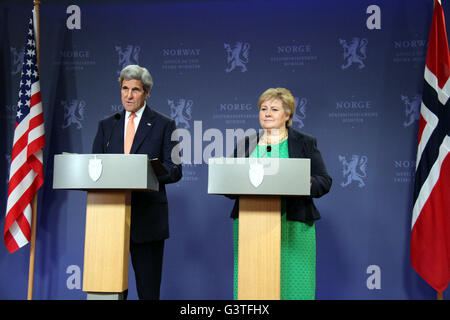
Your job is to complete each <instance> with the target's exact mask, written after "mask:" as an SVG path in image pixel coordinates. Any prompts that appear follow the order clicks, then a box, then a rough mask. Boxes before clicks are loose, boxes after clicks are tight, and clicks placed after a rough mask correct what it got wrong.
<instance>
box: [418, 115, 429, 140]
mask: <svg viewBox="0 0 450 320" xmlns="http://www.w3.org/2000/svg"><path fill="white" fill-rule="evenodd" d="M426 125H427V121H426V120H425V118H424V117H423V116H422V114H420V120H419V138H418V139H417V141H418V143H417V144H420V140H422V133H423V130H424V129H425V126H426Z"/></svg>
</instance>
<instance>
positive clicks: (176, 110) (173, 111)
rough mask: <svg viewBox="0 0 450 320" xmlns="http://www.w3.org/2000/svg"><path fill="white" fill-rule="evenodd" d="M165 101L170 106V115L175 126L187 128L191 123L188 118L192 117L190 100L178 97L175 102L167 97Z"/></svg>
mask: <svg viewBox="0 0 450 320" xmlns="http://www.w3.org/2000/svg"><path fill="white" fill-rule="evenodd" d="M167 103H168V104H169V108H170V117H171V118H172V119H173V120H174V121H175V124H176V126H177V127H182V128H184V129H189V128H190V127H191V125H190V124H189V120H191V119H192V105H193V104H194V102H193V101H192V100H186V99H178V103H176V104H175V102H174V100H171V99H168V100H167Z"/></svg>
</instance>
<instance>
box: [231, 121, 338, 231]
mask: <svg viewBox="0 0 450 320" xmlns="http://www.w3.org/2000/svg"><path fill="white" fill-rule="evenodd" d="M288 135H289V136H288V151H289V158H308V159H311V183H312V186H311V196H297V197H295V196H290V197H285V199H286V210H287V213H286V214H287V216H286V218H287V219H288V220H295V221H302V222H307V223H312V221H314V220H318V219H320V213H319V211H318V210H317V208H316V206H315V205H314V201H313V199H312V198H319V197H321V196H323V195H324V194H326V193H328V191H330V188H331V183H332V179H331V177H330V176H329V175H328V172H327V169H326V168H325V164H324V162H323V159H322V155H321V154H320V151H319V150H318V149H317V140H316V138H314V137H312V136H309V135H307V134H304V133H300V132H298V131H295V130H294V129H292V128H289V129H288ZM258 140H259V134H258V135H256V136H252V137H245V139H244V141H241V142H240V143H238V146H237V147H236V149H235V151H234V154H233V156H234V157H246V158H248V157H249V156H250V154H251V153H252V151H253V150H254V148H255V147H256V144H257V143H258ZM242 143H244V145H242ZM240 144H241V145H240ZM239 150H241V151H243V152H244V153H243V154H239ZM238 215H239V199H237V200H236V202H235V204H234V207H233V210H232V212H231V217H232V218H233V219H234V218H237V217H238Z"/></svg>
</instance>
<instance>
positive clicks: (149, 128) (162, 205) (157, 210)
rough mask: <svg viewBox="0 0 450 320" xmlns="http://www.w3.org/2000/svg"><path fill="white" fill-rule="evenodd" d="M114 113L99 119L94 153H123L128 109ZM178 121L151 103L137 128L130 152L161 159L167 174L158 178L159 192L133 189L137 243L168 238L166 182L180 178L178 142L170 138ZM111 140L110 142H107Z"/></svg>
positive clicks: (132, 224)
mask: <svg viewBox="0 0 450 320" xmlns="http://www.w3.org/2000/svg"><path fill="white" fill-rule="evenodd" d="M117 118H118V116H117V115H114V116H111V117H109V118H106V119H104V120H102V121H100V123H99V126H98V131H97V134H96V136H95V139H94V144H93V147H92V152H93V153H123V144H124V126H125V120H124V118H125V110H123V111H122V112H121V113H120V119H117ZM175 129H176V127H175V122H174V121H173V120H171V119H170V118H168V117H166V116H164V115H163V114H161V113H159V112H157V111H155V110H152V109H151V108H150V107H149V106H148V105H147V106H146V107H145V109H144V112H143V113H142V118H141V120H140V122H139V126H138V128H137V130H136V135H135V137H134V141H133V145H132V146H131V151H130V153H131V154H133V153H135V154H147V155H148V157H149V159H154V158H158V159H159V160H160V161H161V162H162V165H163V166H164V167H165V168H166V170H167V172H168V174H167V175H164V176H160V177H158V181H159V191H158V192H146V191H133V192H132V196H131V230H130V237H131V239H132V240H133V241H134V242H138V243H142V242H150V241H157V240H162V239H166V238H168V237H169V220H168V204H167V196H166V188H165V184H167V183H172V182H177V181H178V180H180V179H181V176H182V170H181V164H175V163H173V162H172V159H171V152H172V149H173V148H174V147H175V146H176V145H177V144H178V141H171V135H172V132H173V131H174V130H175ZM108 141H109V142H108Z"/></svg>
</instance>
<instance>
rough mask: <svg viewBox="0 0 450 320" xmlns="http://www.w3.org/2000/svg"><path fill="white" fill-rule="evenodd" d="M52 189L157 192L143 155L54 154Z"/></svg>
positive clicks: (154, 179) (154, 180) (148, 163)
mask: <svg viewBox="0 0 450 320" xmlns="http://www.w3.org/2000/svg"><path fill="white" fill-rule="evenodd" d="M53 188H54V189H75V190H89V189H129V190H153V191H158V190H159V182H158V179H157V178H156V176H155V174H154V172H153V168H152V166H151V163H150V161H149V160H148V157H147V155H145V154H59V155H55V163H54V174H53Z"/></svg>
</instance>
